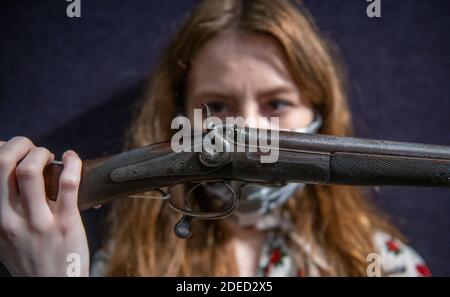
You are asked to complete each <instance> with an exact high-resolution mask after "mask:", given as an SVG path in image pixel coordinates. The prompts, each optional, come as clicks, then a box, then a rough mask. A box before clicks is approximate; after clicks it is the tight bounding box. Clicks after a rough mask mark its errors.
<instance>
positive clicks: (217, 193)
mask: <svg viewBox="0 0 450 297" xmlns="http://www.w3.org/2000/svg"><path fill="white" fill-rule="evenodd" d="M321 126H322V118H321V116H320V115H319V114H317V115H316V118H315V120H314V121H313V122H312V123H311V124H309V125H308V126H307V127H303V128H299V129H294V130H292V131H295V132H300V133H317V132H318V131H319V129H320V127H321ZM237 183H238V182H234V181H232V182H231V186H237ZM304 185H305V184H303V183H290V184H287V185H285V186H282V187H274V186H266V185H255V184H250V185H246V186H244V187H243V188H242V189H241V194H240V203H239V207H238V209H237V210H236V211H235V212H234V213H233V216H234V218H235V219H236V221H237V223H238V224H239V225H240V226H243V227H251V228H256V229H258V230H267V229H270V228H275V227H278V226H279V224H280V222H281V221H282V220H281V215H282V214H281V206H283V205H284V204H285V203H286V201H287V200H288V199H289V198H290V197H293V195H294V193H296V192H297V191H299V190H300V189H302V188H303V187H304ZM204 189H205V191H206V193H207V194H208V195H209V196H211V197H214V198H217V199H219V200H220V201H221V202H223V203H227V204H228V203H231V200H232V199H233V195H232V194H231V192H230V191H229V190H228V189H227V188H226V187H225V186H224V185H223V184H222V183H208V184H206V185H204Z"/></svg>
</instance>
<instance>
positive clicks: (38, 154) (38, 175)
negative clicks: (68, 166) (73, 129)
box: [16, 147, 54, 223]
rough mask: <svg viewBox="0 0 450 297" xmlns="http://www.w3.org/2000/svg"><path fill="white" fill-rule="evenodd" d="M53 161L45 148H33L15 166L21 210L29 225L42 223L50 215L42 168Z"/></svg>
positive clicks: (51, 155)
mask: <svg viewBox="0 0 450 297" xmlns="http://www.w3.org/2000/svg"><path fill="white" fill-rule="evenodd" d="M53 159H54V155H53V154H51V153H50V152H49V151H48V150H47V149H46V148H43V147H36V148H33V149H32V150H31V151H30V152H29V153H28V155H27V156H26V157H25V158H24V159H23V160H22V161H21V162H20V163H19V165H17V168H16V176H17V183H18V186H19V193H20V198H21V202H22V205H23V208H24V210H25V212H26V214H27V216H28V217H29V219H30V222H31V223H39V222H42V221H43V219H45V218H47V217H48V215H49V214H51V211H50V208H49V207H48V204H47V201H46V195H45V184H44V176H43V171H44V167H45V166H46V165H47V164H48V163H49V162H51V161H52V160H53Z"/></svg>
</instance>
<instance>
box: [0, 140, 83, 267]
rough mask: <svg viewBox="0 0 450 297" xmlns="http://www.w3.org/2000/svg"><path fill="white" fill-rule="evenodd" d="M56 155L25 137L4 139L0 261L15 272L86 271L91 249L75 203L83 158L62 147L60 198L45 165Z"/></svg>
mask: <svg viewBox="0 0 450 297" xmlns="http://www.w3.org/2000/svg"><path fill="white" fill-rule="evenodd" d="M53 159H54V155H53V154H51V153H50V152H49V151H48V150H47V149H45V148H42V147H36V146H35V145H34V144H33V143H32V142H31V141H30V140H29V139H27V138H25V137H14V138H12V139H11V140H10V141H8V142H3V141H0V261H1V262H2V263H3V264H4V265H5V266H6V267H7V268H8V270H9V271H10V272H11V273H12V274H13V275H16V276H76V275H80V276H88V274H89V251H88V245H87V239H86V233H85V230H84V227H83V224H82V221H81V217H80V212H79V211H78V207H77V197H78V187H79V182H80V175H81V166H82V163H81V160H80V158H79V157H78V155H77V154H76V153H75V152H73V151H67V152H65V153H64V155H63V157H62V159H63V162H64V170H63V172H62V174H61V176H60V180H59V192H58V198H57V200H56V202H54V201H50V200H48V199H47V198H46V195H45V185H44V178H43V169H44V167H45V166H46V165H47V164H48V163H50V162H51V161H52V160H53Z"/></svg>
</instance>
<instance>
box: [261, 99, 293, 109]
mask: <svg viewBox="0 0 450 297" xmlns="http://www.w3.org/2000/svg"><path fill="white" fill-rule="evenodd" d="M266 106H267V111H275V112H279V111H283V110H284V109H285V108H288V107H291V106H293V104H292V102H290V101H288V100H283V99H272V100H270V101H268V102H267V103H266Z"/></svg>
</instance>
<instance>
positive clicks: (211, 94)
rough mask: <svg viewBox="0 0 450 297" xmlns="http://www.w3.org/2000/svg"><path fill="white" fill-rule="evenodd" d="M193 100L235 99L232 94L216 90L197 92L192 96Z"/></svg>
mask: <svg viewBox="0 0 450 297" xmlns="http://www.w3.org/2000/svg"><path fill="white" fill-rule="evenodd" d="M193 97H194V98H195V99H205V98H216V99H230V98H233V97H235V96H234V95H232V94H229V93H225V92H221V91H218V90H208V89H205V90H199V91H198V92H195V93H194V96H193Z"/></svg>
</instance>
